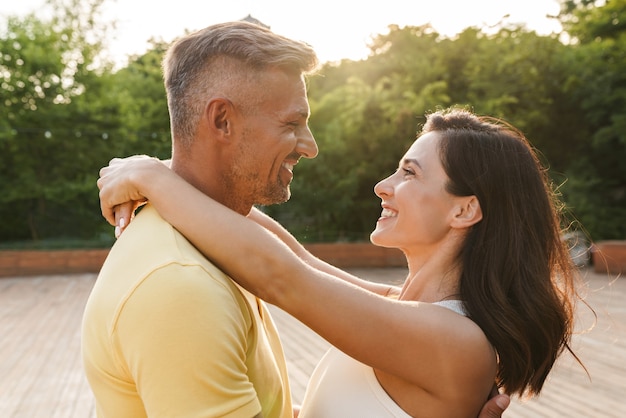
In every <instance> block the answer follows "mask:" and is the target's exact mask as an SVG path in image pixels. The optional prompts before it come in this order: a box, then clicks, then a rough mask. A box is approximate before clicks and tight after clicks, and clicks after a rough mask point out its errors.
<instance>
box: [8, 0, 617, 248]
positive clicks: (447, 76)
mask: <svg viewBox="0 0 626 418" xmlns="http://www.w3.org/2000/svg"><path fill="white" fill-rule="evenodd" d="M104 2H105V0H86V1H83V0H71V1H69V2H68V1H58V7H55V8H54V10H55V11H54V14H53V16H49V17H47V18H40V17H37V16H36V15H35V14H34V13H32V14H28V15H25V16H21V17H18V16H9V17H8V18H7V19H6V20H5V21H3V22H0V23H1V24H2V26H0V99H1V102H2V106H0V219H2V222H0V249H9V248H11V249H14V248H76V247H107V246H110V245H111V243H112V242H113V236H112V228H111V227H110V226H109V225H108V224H107V223H106V222H105V221H104V219H103V218H102V217H101V215H100V209H99V202H98V190H97V187H96V184H95V182H96V179H97V175H98V171H99V169H100V167H102V166H104V165H106V164H107V163H108V161H109V160H110V159H111V158H113V157H119V156H128V155H132V154H149V155H153V156H157V157H160V158H168V157H169V154H170V131H169V117H168V112H167V105H166V99H165V92H164V88H163V83H162V74H161V65H160V64H161V59H162V56H163V53H164V51H165V50H166V48H167V46H168V45H167V44H165V43H163V42H158V41H152V43H151V48H150V49H149V50H148V51H147V52H146V53H145V54H142V55H139V56H133V57H131V58H130V59H129V60H128V62H127V64H126V65H125V66H122V67H121V68H119V66H114V65H113V63H112V62H108V61H107V60H106V58H104V55H103V54H102V51H103V46H104V45H105V42H106V39H107V33H109V31H111V30H113V29H112V26H111V25H110V24H105V23H103V22H101V21H100V19H99V16H100V12H101V9H102V6H103V3H104ZM52 3H55V1H54V0H53V1H52ZM311 7H314V6H311ZM557 18H558V19H559V21H560V22H561V24H562V27H563V32H562V33H555V34H551V35H538V34H537V33H536V32H533V31H529V30H527V29H526V28H525V27H523V26H519V25H504V24H502V25H501V26H500V27H499V30H498V31H496V32H493V30H492V31H491V32H490V33H489V34H487V33H485V32H483V31H482V30H481V28H477V27H469V28H467V29H465V30H464V31H463V32H461V33H460V34H459V35H457V36H454V37H445V36H442V35H440V34H438V33H437V32H436V31H435V30H434V29H433V28H432V27H430V26H419V27H411V26H407V27H398V26H393V25H392V26H390V27H389V29H390V30H389V32H388V33H386V34H384V35H378V36H376V37H375V38H374V39H373V40H372V42H371V44H370V50H371V52H370V55H369V57H368V58H367V59H363V60H359V61H353V60H343V61H341V62H337V63H328V64H325V65H324V66H323V67H322V68H321V71H320V73H319V74H318V75H316V76H313V77H311V78H310V79H309V98H310V102H311V111H312V118H311V121H310V125H311V129H312V131H313V133H314V135H315V137H316V139H317V141H318V145H319V148H320V154H319V156H318V157H317V158H316V159H315V160H303V161H301V163H300V164H299V165H298V167H297V170H296V176H295V179H294V182H293V184H292V191H293V193H292V198H291V200H290V201H289V202H288V203H285V204H282V205H277V206H270V207H266V208H263V209H264V210H265V211H266V212H267V213H269V214H270V215H272V216H273V217H275V218H276V219H278V220H279V221H281V222H282V223H283V224H284V225H285V226H286V227H287V228H288V229H290V230H291V231H292V232H293V233H294V234H295V235H296V236H297V237H298V238H299V239H301V240H302V241H304V242H334V241H366V240H368V236H369V233H370V232H371V230H372V229H373V227H374V225H375V222H376V219H377V217H378V214H379V212H380V204H379V199H377V198H376V197H375V196H374V194H373V187H374V185H375V184H376V182H377V181H378V180H379V179H381V178H383V177H385V176H386V175H388V174H390V173H391V172H392V171H393V170H394V169H395V167H396V166H397V161H398V159H399V158H400V157H401V156H402V154H403V153H404V152H405V150H406V149H407V148H408V146H409V145H410V144H411V142H412V141H413V140H414V138H415V133H416V131H417V130H418V129H419V127H420V124H421V123H423V122H424V114H425V113H427V112H429V111H433V110H436V109H437V108H440V107H447V106H450V105H460V106H468V107H470V108H471V109H472V110H474V111H475V112H477V113H479V114H489V115H493V116H497V117H501V118H503V119H505V120H507V121H509V122H511V123H512V124H513V125H515V126H516V127H518V128H519V129H521V130H522V131H523V132H524V133H525V134H526V136H527V137H528V138H529V140H530V141H531V143H532V144H533V145H534V146H535V147H536V148H537V149H538V150H539V151H540V153H541V155H542V158H543V159H544V161H545V162H546V164H547V166H548V167H549V173H550V176H551V178H552V179H553V181H554V184H555V187H556V188H558V191H559V193H560V194H561V197H562V199H563V200H564V202H565V204H566V208H565V209H566V210H567V212H568V213H569V215H570V216H569V221H570V222H571V224H568V225H564V228H567V227H569V228H570V229H583V230H585V231H586V233H587V234H588V236H589V237H590V238H591V239H592V240H594V241H598V240H607V239H625V238H626V0H607V1H605V2H595V1H589V0H567V1H564V0H561V13H560V14H559V16H558V17H557ZM268 23H271V22H268ZM181 35H182V34H181Z"/></svg>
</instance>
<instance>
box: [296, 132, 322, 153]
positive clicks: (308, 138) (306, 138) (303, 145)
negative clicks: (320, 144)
mask: <svg viewBox="0 0 626 418" xmlns="http://www.w3.org/2000/svg"><path fill="white" fill-rule="evenodd" d="M297 149H298V152H299V153H300V155H302V156H303V157H304V158H315V157H317V154H318V152H319V150H318V149H317V142H315V138H314V137H313V133H312V132H311V130H310V129H309V128H308V127H307V128H306V130H304V131H303V132H302V135H301V136H300V138H298V146H297Z"/></svg>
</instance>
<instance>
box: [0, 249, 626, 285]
mask: <svg viewBox="0 0 626 418" xmlns="http://www.w3.org/2000/svg"><path fill="white" fill-rule="evenodd" d="M306 248H307V249H308V250H309V251H311V253H313V254H314V255H316V256H317V257H319V258H321V259H322V260H325V261H327V262H329V263H331V264H334V265H335V266H337V267H405V266H406V261H405V258H404V254H402V252H401V251H400V250H397V249H392V248H382V247H377V246H375V245H372V244H370V243H334V244H307V245H306ZM108 252H109V250H108V249H94V250H56V251H0V277H15V276H34V275H42V274H68V273H70V274H71V273H90V272H93V273H97V272H98V271H99V270H100V267H101V266H102V263H103V262H104V259H105V258H106V256H107V254H108ZM592 261H593V266H594V270H595V271H596V273H611V274H626V241H601V242H598V243H596V244H595V245H594V251H593V253H592Z"/></svg>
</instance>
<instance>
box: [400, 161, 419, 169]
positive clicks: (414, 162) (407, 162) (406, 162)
mask: <svg viewBox="0 0 626 418" xmlns="http://www.w3.org/2000/svg"><path fill="white" fill-rule="evenodd" d="M402 162H403V163H404V164H411V163H412V164H415V165H416V166H417V167H418V168H419V169H420V170H422V165H421V164H420V163H419V161H417V160H416V159H415V158H405V159H404V160H403V161H402Z"/></svg>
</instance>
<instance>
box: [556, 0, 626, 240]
mask: <svg viewBox="0 0 626 418" xmlns="http://www.w3.org/2000/svg"><path fill="white" fill-rule="evenodd" d="M559 18H560V20H561V22H562V23H563V27H564V28H565V29H566V31H567V33H568V34H569V35H570V36H571V38H572V42H571V45H572V49H573V53H572V54H571V55H570V56H569V58H570V62H569V64H570V65H569V66H568V68H569V71H568V79H567V82H566V84H565V92H566V93H567V95H568V96H569V97H570V98H571V100H572V101H574V102H575V103H576V104H577V105H578V106H579V108H580V110H581V111H582V112H581V119H582V121H583V125H584V129H581V131H580V135H583V136H584V138H583V140H584V142H585V144H586V147H585V148H584V150H583V152H580V153H578V161H576V163H574V164H572V166H571V167H570V168H569V170H568V171H567V173H566V174H567V177H568V178H569V179H570V181H569V182H568V183H566V184H565V186H564V188H563V193H564V195H565V197H566V199H567V202H568V204H569V206H570V207H571V209H572V211H573V213H574V214H575V215H576V216H577V218H578V219H579V220H580V221H581V223H582V224H583V226H584V227H585V228H586V229H587V230H588V231H589V233H590V234H591V236H592V237H593V238H594V239H609V238H613V239H623V238H624V237H626V164H625V163H624V162H625V161H626V60H625V59H624V58H625V57H626V0H608V1H606V3H605V4H604V5H602V6H596V2H593V1H564V2H563V6H562V12H561V14H560V16H559Z"/></svg>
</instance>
